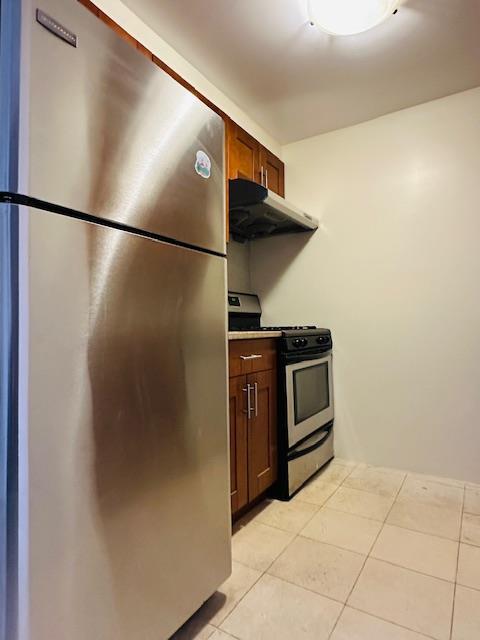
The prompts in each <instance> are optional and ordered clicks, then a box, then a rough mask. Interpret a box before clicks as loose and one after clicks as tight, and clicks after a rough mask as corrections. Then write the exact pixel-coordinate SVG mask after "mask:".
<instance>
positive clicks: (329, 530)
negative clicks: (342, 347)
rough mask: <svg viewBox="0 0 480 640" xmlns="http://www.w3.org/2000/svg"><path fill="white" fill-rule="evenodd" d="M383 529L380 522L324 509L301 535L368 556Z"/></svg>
mask: <svg viewBox="0 0 480 640" xmlns="http://www.w3.org/2000/svg"><path fill="white" fill-rule="evenodd" d="M381 528H382V523H381V522H379V521H378V520H369V519H367V518H362V517H360V516H356V515H353V514H352V513H345V512H343V511H335V510H334V509H328V508H327V507H324V508H323V509H320V511H319V512H318V513H317V514H316V515H315V516H313V518H312V519H311V520H310V522H309V523H308V524H307V525H306V526H305V528H304V529H302V531H301V535H302V536H305V537H307V538H313V539H314V540H318V541H319V542H326V543H328V544H334V545H336V546H337V547H342V548H344V549H349V550H350V551H357V552H358V553H364V554H368V552H369V551H370V549H371V548H372V545H373V543H374V542H375V539H376V537H377V535H378V533H379V531H380V529H381Z"/></svg>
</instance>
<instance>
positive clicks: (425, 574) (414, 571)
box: [369, 540, 455, 584]
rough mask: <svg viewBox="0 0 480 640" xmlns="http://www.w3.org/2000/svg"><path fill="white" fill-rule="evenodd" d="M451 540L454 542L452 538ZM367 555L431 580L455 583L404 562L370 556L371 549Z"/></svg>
mask: <svg viewBox="0 0 480 640" xmlns="http://www.w3.org/2000/svg"><path fill="white" fill-rule="evenodd" d="M451 542H454V540H452V541H451ZM369 557H370V558H371V559H372V560H376V561H377V562H383V563H384V564H389V565H390V566H392V567H397V568H398V569H405V571H411V572H412V573H416V574H418V575H419V576H425V577H426V578H432V579H433V580H441V581H442V582H446V583H447V584H455V580H448V578H440V577H439V576H433V575H432V574H431V573H425V572H424V571H419V570H418V569H412V568H411V567H406V566H405V565H404V564H397V563H396V562H392V561H391V560H385V559H384V558H377V556H372V555H371V551H370V553H369Z"/></svg>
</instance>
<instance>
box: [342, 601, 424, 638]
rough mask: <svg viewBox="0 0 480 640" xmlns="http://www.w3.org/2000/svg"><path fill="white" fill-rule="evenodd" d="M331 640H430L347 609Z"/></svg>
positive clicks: (366, 614) (365, 614)
mask: <svg viewBox="0 0 480 640" xmlns="http://www.w3.org/2000/svg"><path fill="white" fill-rule="evenodd" d="M330 640H429V639H428V638H427V636H424V635H420V634H419V633H416V632H415V631H409V630H408V629H404V628H403V627H398V626H397V625H396V624H392V623H391V622H385V620H380V619H379V618H374V617H373V616H370V615H368V613H363V612H362V611H357V610H356V609H351V608H350V607H345V609H344V610H343V613H342V615H341V616H340V619H339V621H338V622H337V626H336V627H335V631H334V632H333V633H332V635H331V637H330Z"/></svg>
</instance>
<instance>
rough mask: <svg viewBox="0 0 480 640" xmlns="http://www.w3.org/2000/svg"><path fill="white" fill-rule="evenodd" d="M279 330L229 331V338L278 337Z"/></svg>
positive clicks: (279, 334) (280, 333)
mask: <svg viewBox="0 0 480 640" xmlns="http://www.w3.org/2000/svg"><path fill="white" fill-rule="evenodd" d="M281 336H282V332H281V331H229V332H228V339H229V340H252V338H280V337H281Z"/></svg>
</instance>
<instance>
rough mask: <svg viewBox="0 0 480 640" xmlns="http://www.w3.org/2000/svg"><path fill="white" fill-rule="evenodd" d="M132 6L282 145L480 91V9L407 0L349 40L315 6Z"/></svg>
mask: <svg viewBox="0 0 480 640" xmlns="http://www.w3.org/2000/svg"><path fill="white" fill-rule="evenodd" d="M312 1H313V2H314V1H315V0H312ZM124 2H125V4H126V5H128V6H129V8H130V9H131V10H132V11H134V12H135V13H136V14H137V15H138V16H139V17H140V18H142V19H143V20H144V21H145V22H146V23H147V24H149V25H150V27H151V28H152V29H154V30H155V31H156V32H157V33H158V34H159V35H160V36H161V37H162V38H163V39H164V40H166V41H167V42H168V43H169V44H170V45H171V46H173V47H174V49H176V50H177V51H178V52H179V53H180V54H181V55H182V56H183V57H184V58H186V59H187V60H188V61H189V62H190V63H191V64H193V65H194V66H195V67H196V68H197V69H198V70H199V71H201V72H202V73H203V75H204V76H206V77H207V78H208V79H209V80H210V81H211V82H212V83H213V84H215V85H216V86H217V87H218V88H219V89H220V90H222V91H223V92H224V93H225V94H226V95H228V96H229V98H231V99H232V100H233V101H234V102H236V103H237V104H238V106H239V107H241V108H242V109H243V110H244V111H246V112H247V113H248V114H249V116H250V117H251V118H253V119H254V120H255V121H256V122H257V123H258V124H259V125H261V126H262V127H263V128H264V129H266V130H267V131H268V132H269V133H270V134H271V135H272V136H273V137H275V138H276V139H277V140H278V141H279V142H281V143H288V142H292V141H295V140H299V139H302V138H306V137H309V136H313V135H316V134H319V133H323V132H325V131H331V130H333V129H339V128H341V127H346V126H349V125H352V124H356V123H358V122H363V121H365V120H371V119H372V118H375V117H377V116H380V115H383V114H386V113H389V112H392V111H397V110H398V109H403V108H405V107H409V106H413V105H415V104H419V103H421V102H426V101H428V100H433V99H435V98H440V97H443V96H446V95H450V94H452V93H456V92H458V91H463V90H465V89H470V88H472V87H475V86H479V85H480V0H406V2H405V4H403V5H402V6H401V7H400V9H399V11H398V13H397V14H396V15H394V16H392V17H390V18H388V19H387V20H386V22H384V23H383V24H381V25H380V26H378V27H376V28H374V29H372V30H370V31H367V32H365V33H362V34H359V35H356V36H344V37H334V36H329V35H327V34H326V33H324V32H322V31H321V30H319V29H318V28H316V27H311V26H310V25H309V24H308V12H307V0H124Z"/></svg>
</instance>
